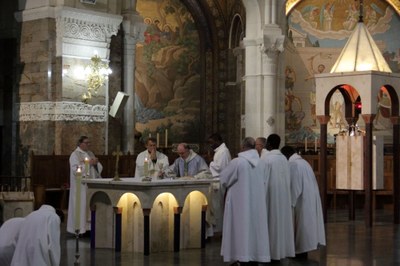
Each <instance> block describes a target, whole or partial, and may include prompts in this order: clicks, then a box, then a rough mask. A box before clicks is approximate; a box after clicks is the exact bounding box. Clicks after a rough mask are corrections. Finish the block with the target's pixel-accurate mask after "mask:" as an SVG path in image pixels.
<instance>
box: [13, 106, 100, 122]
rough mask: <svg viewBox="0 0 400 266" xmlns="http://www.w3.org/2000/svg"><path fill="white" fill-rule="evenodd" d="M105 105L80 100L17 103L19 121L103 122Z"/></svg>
mask: <svg viewBox="0 0 400 266" xmlns="http://www.w3.org/2000/svg"><path fill="white" fill-rule="evenodd" d="M107 113H108V109H107V106H105V105H90V104H85V103H81V102H31V103H29V102H26V103H20V104H19V121H80V122H105V121H106V119H107Z"/></svg>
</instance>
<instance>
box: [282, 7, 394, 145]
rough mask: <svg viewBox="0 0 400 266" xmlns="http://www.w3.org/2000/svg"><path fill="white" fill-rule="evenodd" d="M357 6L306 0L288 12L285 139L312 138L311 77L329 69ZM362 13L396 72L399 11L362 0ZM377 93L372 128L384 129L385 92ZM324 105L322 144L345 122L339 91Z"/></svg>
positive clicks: (315, 136)
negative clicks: (325, 126)
mask: <svg viewBox="0 0 400 266" xmlns="http://www.w3.org/2000/svg"><path fill="white" fill-rule="evenodd" d="M359 10H360V8H359V3H358V1H354V0H331V1H321V0H306V1H301V2H300V3H299V4H297V5H296V6H295V7H294V8H293V9H292V10H291V12H290V14H289V16H288V26H289V27H288V39H289V40H290V42H289V44H288V47H287V49H286V70H285V77H286V82H285V95H286V99H285V107H286V109H285V110H286V142H288V143H298V144H299V143H303V142H305V139H307V140H308V141H310V140H312V141H313V142H314V140H317V141H318V137H319V123H318V121H317V119H316V114H315V107H316V106H315V105H316V103H315V79H314V75H315V74H317V73H329V72H330V69H331V68H332V66H333V65H334V63H335V62H336V60H337V58H338V56H339V54H340V52H341V50H342V49H343V47H344V45H345V44H346V42H347V39H348V37H349V36H350V35H351V33H352V30H353V29H354V27H355V26H356V24H357V22H358V20H359V15H360V13H359ZM363 14H364V15H363V18H364V23H365V25H366V26H367V28H368V30H369V32H370V33H371V35H372V37H373V38H374V40H375V42H376V44H377V45H378V47H379V48H380V50H381V52H382V54H383V56H384V58H385V59H386V61H387V63H388V65H389V67H390V68H391V70H392V72H394V73H400V35H399V34H398V29H399V28H400V18H399V15H398V14H397V13H396V12H395V10H393V8H392V6H390V5H389V4H388V3H387V2H386V1H379V0H369V1H367V0H366V1H364V12H363ZM377 97H378V100H379V104H378V106H377V118H376V119H375V121H374V129H375V130H381V131H388V132H389V130H390V128H391V123H390V121H389V119H388V114H389V113H390V98H389V94H388V93H387V91H385V90H384V89H383V90H381V92H380V93H379V95H377ZM354 100H355V99H354ZM330 105H331V106H330V116H331V120H330V122H329V123H328V143H333V142H334V135H335V134H337V133H338V132H339V131H340V130H342V129H343V128H345V127H347V123H346V121H345V119H344V100H343V97H342V96H341V95H340V94H339V93H335V94H334V95H333V97H332V99H331V104H330ZM361 120H362V119H359V123H360V126H362V123H363V121H361Z"/></svg>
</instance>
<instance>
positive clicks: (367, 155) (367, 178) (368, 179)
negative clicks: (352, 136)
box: [362, 114, 376, 227]
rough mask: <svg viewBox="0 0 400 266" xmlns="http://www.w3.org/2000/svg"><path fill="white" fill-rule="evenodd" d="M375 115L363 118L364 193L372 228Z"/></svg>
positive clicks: (366, 217) (366, 215)
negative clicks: (373, 131)
mask: <svg viewBox="0 0 400 266" xmlns="http://www.w3.org/2000/svg"><path fill="white" fill-rule="evenodd" d="M375 116H376V115H375V114H363V115H362V118H363V119H364V121H365V144H364V147H365V150H364V190H365V191H364V193H365V203H364V212H365V225H366V226H367V227H371V226H372V218H373V217H372V216H373V209H372V206H373V204H372V145H373V140H372V122H373V121H374V118H375Z"/></svg>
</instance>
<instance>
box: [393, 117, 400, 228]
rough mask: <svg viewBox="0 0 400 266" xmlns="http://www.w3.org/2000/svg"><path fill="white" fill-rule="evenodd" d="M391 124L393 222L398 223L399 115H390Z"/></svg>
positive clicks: (399, 186) (399, 187)
mask: <svg viewBox="0 0 400 266" xmlns="http://www.w3.org/2000/svg"><path fill="white" fill-rule="evenodd" d="M391 121H392V124H393V170H392V173H393V222H394V223H395V224H399V223H400V177H399V173H400V168H399V167H400V151H399V145H400V141H399V135H400V134H399V133H400V117H399V116H393V117H391Z"/></svg>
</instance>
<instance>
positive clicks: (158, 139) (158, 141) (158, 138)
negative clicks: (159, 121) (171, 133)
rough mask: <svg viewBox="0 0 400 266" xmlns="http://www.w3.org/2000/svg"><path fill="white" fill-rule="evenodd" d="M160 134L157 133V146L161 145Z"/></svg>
mask: <svg viewBox="0 0 400 266" xmlns="http://www.w3.org/2000/svg"><path fill="white" fill-rule="evenodd" d="M159 143H160V134H159V133H157V147H159V146H160V144H159Z"/></svg>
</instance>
